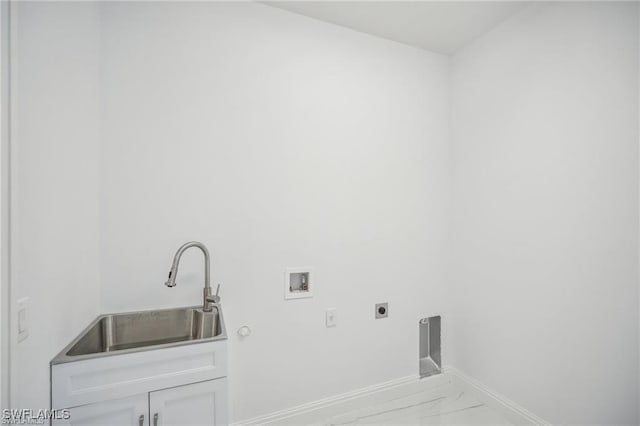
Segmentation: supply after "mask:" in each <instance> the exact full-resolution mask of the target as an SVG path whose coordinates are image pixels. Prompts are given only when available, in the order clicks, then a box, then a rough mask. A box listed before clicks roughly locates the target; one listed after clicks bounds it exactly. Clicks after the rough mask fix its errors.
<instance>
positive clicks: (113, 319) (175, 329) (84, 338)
mask: <svg viewBox="0 0 640 426" xmlns="http://www.w3.org/2000/svg"><path fill="white" fill-rule="evenodd" d="M226 338H227V335H226V330H225V326H224V320H223V318H222V310H221V308H220V305H219V304H214V305H213V309H212V311H211V312H203V310H202V307H187V308H174V309H162V310H154V311H138V312H126V313H119V314H107V315H101V316H99V317H98V318H96V319H95V320H94V321H93V322H92V323H91V324H90V325H89V327H87V328H86V329H85V330H84V331H83V332H82V333H81V334H80V335H79V336H78V337H76V338H75V339H74V340H73V341H72V342H71V343H70V344H69V345H68V346H67V347H66V348H64V349H63V350H62V351H61V352H60V353H59V354H58V355H57V356H56V357H55V358H54V359H53V360H52V361H51V363H52V364H58V363H62V362H69V361H78V360H81V359H87V358H95V357H101V356H107V355H115V354H121V353H129V352H138V351H143V350H151V349H157V348H161V347H168V346H177V345H184V344H190V343H198V342H207V341H211V340H222V339H226Z"/></svg>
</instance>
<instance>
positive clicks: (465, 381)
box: [231, 366, 551, 426]
mask: <svg viewBox="0 0 640 426" xmlns="http://www.w3.org/2000/svg"><path fill="white" fill-rule="evenodd" d="M443 371H444V374H439V375H436V376H431V377H429V378H426V379H422V380H429V382H432V383H434V384H436V383H438V382H439V381H440V380H452V381H454V382H455V383H456V384H458V385H459V386H460V387H462V388H463V389H464V390H466V391H467V392H469V393H471V394H472V395H473V396H474V397H476V398H477V399H478V400H480V401H481V402H482V403H484V404H486V405H488V406H489V407H491V408H493V409H495V410H496V411H498V412H499V413H501V414H502V415H504V417H505V418H507V420H509V421H511V422H512V423H513V424H515V425H538V426H551V423H549V422H547V421H545V420H543V419H541V418H540V417H538V416H536V415H535V414H533V413H531V412H530V411H528V410H526V409H525V408H523V407H521V406H519V405H518V404H516V403H515V402H513V401H511V400H509V399H508V398H505V397H504V396H502V395H500V394H498V393H496V392H494V391H492V390H491V389H489V388H487V387H486V386H485V385H484V384H482V383H480V382H479V381H478V380H476V379H474V378H471V377H469V376H467V375H466V374H464V373H463V372H461V371H460V370H458V369H457V368H455V367H452V366H445V367H444V368H443ZM420 380H421V379H420V377H419V376H418V375H413V376H406V377H401V378H399V379H395V380H391V381H388V382H384V383H379V384H376V385H373V386H368V387H365V388H361V389H356V390H354V391H351V392H346V393H343V394H339V395H334V396H331V397H328V398H323V399H319V400H316V401H312V402H309V403H306V404H302V405H298V406H296V407H292V408H287V409H284V410H280V411H276V412H273V413H269V414H266V415H263V416H258V417H254V418H251V419H247V420H242V421H239V422H236V423H233V424H232V425H231V426H255V425H266V424H273V423H278V422H280V421H282V420H285V419H287V418H289V417H293V416H299V415H302V414H308V413H311V412H313V411H315V410H320V409H323V408H326V407H330V406H332V405H335V404H341V403H345V402H347V401H350V400H353V399H355V398H361V397H365V396H369V395H372V394H375V393H378V392H383V391H386V390H389V389H392V388H396V387H399V386H406V385H410V384H414V383H417V382H419V381H420Z"/></svg>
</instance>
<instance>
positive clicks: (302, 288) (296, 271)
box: [284, 266, 315, 300]
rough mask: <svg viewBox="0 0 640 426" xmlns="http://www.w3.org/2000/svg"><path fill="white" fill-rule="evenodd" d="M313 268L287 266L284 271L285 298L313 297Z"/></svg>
mask: <svg viewBox="0 0 640 426" xmlns="http://www.w3.org/2000/svg"><path fill="white" fill-rule="evenodd" d="M314 285H315V283H314V281H313V268H310V267H306V266H305V267H299V268H287V269H286V270H285V272H284V298H285V300H288V299H303V298H307V297H313V290H314Z"/></svg>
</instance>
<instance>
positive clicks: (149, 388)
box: [51, 340, 228, 426]
mask: <svg viewBox="0 0 640 426" xmlns="http://www.w3.org/2000/svg"><path fill="white" fill-rule="evenodd" d="M226 376H227V342H226V340H220V341H212V342H202V343H194V344H191V345H182V346H177V347H166V348H160V349H155V350H149V351H142V352H135V353H124V354H116V355H112V356H103V357H96V358H91V359H85V360H80V361H74V362H64V363H59V364H52V366H51V402H52V403H51V408H52V409H54V410H62V409H67V410H69V413H70V418H69V419H67V420H55V421H54V422H53V425H54V426H90V425H91V426H93V425H100V426H161V425H162V426H170V425H179V426H190V425H198V426H205V425H206V426H223V425H226V424H227V410H228V409H227V379H226ZM156 415H157V416H156ZM154 417H155V421H154Z"/></svg>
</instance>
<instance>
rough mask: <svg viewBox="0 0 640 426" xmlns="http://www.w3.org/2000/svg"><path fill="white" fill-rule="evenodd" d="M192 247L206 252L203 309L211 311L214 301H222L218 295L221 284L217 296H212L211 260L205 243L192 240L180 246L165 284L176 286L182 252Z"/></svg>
mask: <svg viewBox="0 0 640 426" xmlns="http://www.w3.org/2000/svg"><path fill="white" fill-rule="evenodd" d="M191 247H197V248H199V249H200V250H202V253H203V254H204V290H203V295H202V310H203V311H205V312H211V310H212V309H213V307H212V303H218V302H220V296H218V292H219V291H220V284H218V289H217V290H216V294H215V296H212V295H211V274H210V264H211V260H210V257H209V250H207V247H205V245H204V244H202V243H200V242H198V241H191V242H188V243H186V244H183V245H182V246H180V248H179V249H178V251H177V252H176V254H175V256H173V263H172V264H171V270H170V271H169V278H167V282H165V283H164V285H166V286H167V287H175V286H176V275H177V274H178V266H179V264H180V258H181V257H182V253H184V252H185V251H186V250H187V249H188V248H191Z"/></svg>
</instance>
